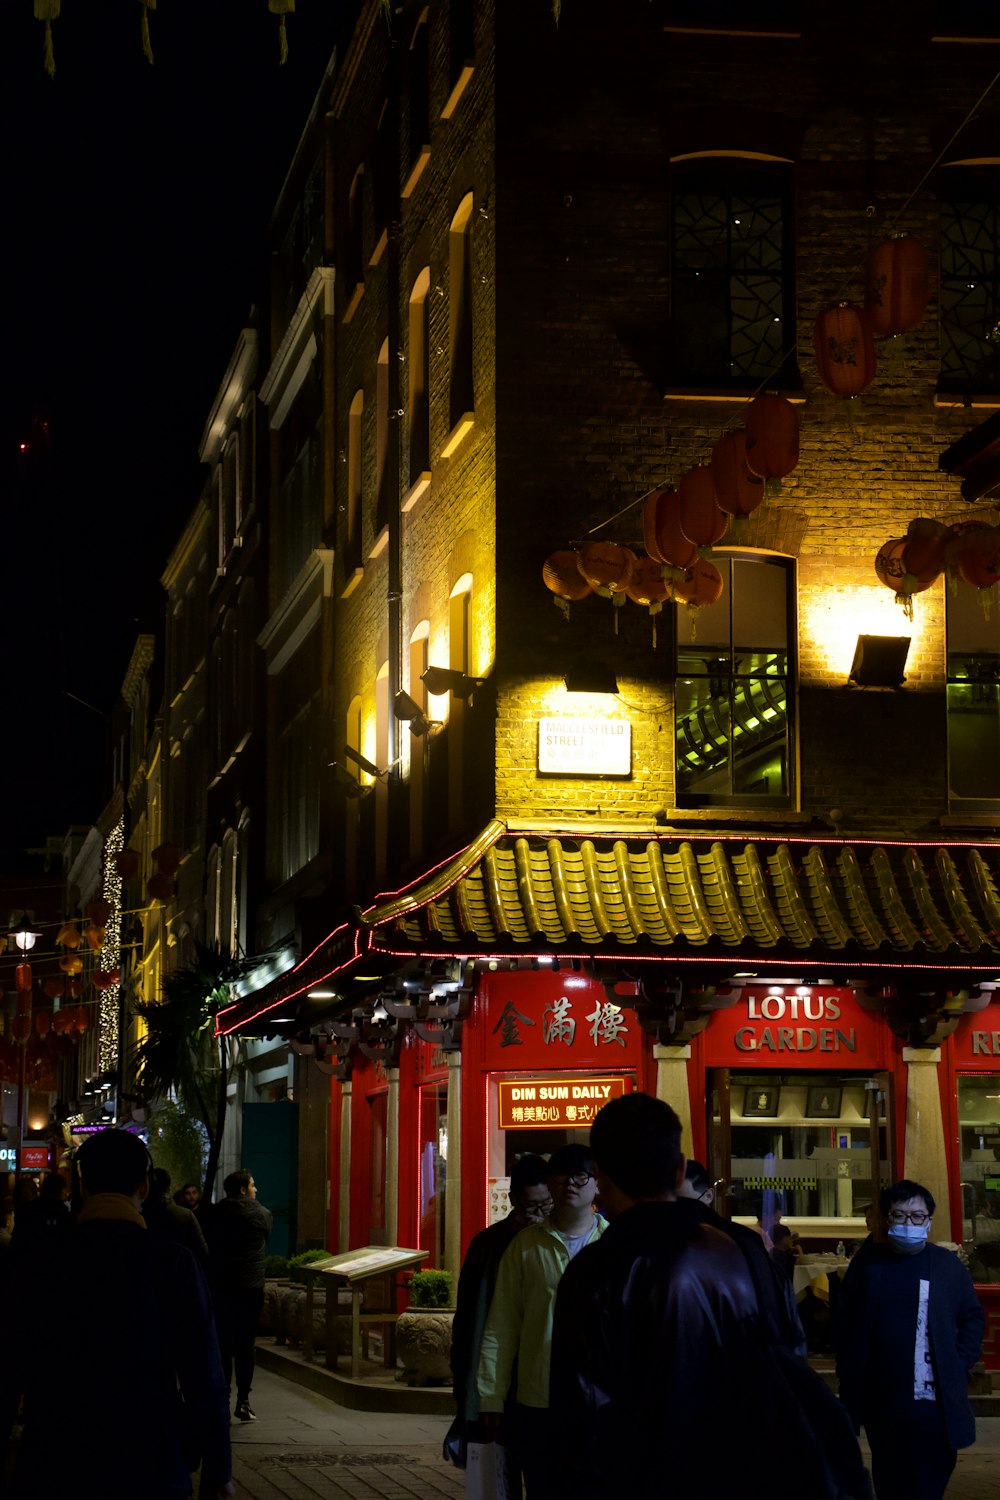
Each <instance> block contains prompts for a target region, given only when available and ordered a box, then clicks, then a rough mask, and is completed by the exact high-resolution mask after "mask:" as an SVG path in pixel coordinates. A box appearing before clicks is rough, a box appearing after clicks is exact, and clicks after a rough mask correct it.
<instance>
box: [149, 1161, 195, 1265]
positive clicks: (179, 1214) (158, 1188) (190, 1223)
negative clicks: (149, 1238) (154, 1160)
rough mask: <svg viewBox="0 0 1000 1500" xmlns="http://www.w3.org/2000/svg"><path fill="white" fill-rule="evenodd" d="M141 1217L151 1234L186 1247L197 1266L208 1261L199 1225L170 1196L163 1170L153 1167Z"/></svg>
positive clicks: (189, 1210)
mask: <svg viewBox="0 0 1000 1500" xmlns="http://www.w3.org/2000/svg"><path fill="white" fill-rule="evenodd" d="M142 1213H143V1218H144V1219H145V1220H146V1224H147V1226H148V1228H149V1229H150V1231H151V1232H152V1233H153V1234H159V1235H162V1236H163V1237H165V1238H166V1239H168V1240H175V1241H176V1242H177V1244H178V1245H186V1246H187V1248H188V1249H189V1250H190V1251H191V1254H192V1255H193V1256H194V1257H195V1259H196V1260H197V1261H198V1262H199V1263H200V1264H201V1265H206V1264H207V1262H208V1245H207V1244H206V1243H205V1236H204V1234H203V1233H202V1228H201V1225H200V1224H199V1223H198V1220H197V1218H196V1217H195V1215H194V1214H193V1213H192V1211H191V1209H189V1208H183V1207H181V1205H180V1204H178V1203H175V1202H174V1200H173V1199H172V1198H171V1196H170V1173H169V1172H168V1171H167V1170H166V1168H165V1167H154V1168H153V1178H152V1182H151V1184H150V1190H149V1196H148V1197H147V1199H146V1201H145V1203H144V1204H143V1208H142Z"/></svg>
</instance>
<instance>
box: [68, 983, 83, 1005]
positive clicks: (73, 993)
mask: <svg viewBox="0 0 1000 1500" xmlns="http://www.w3.org/2000/svg"><path fill="white" fill-rule="evenodd" d="M82 994H83V980H82V979H71V980H70V982H69V998H70V999H71V1000H79V998H80V996H81V995H82Z"/></svg>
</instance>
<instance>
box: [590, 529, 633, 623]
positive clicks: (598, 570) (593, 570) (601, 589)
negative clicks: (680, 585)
mask: <svg viewBox="0 0 1000 1500" xmlns="http://www.w3.org/2000/svg"><path fill="white" fill-rule="evenodd" d="M635 561H636V558H635V553H634V552H633V551H632V549H631V548H630V547H621V546H619V544H618V543H617V542H588V543H587V545H586V546H585V547H581V548H580V551H579V553H578V554H577V563H576V565H577V567H578V568H579V569H580V573H581V575H582V576H583V577H584V578H585V579H586V580H587V582H588V583H589V584H590V586H591V588H592V589H593V590H594V593H595V594H600V595H601V597H602V598H603V599H610V600H611V603H612V604H613V605H614V606H615V609H616V611H617V610H618V609H620V608H621V606H622V605H623V604H624V603H625V590H626V588H627V587H628V584H629V581H630V579H631V577H632V570H633V568H634V567H635ZM615 634H616V635H617V634H618V615H617V613H616V614H615Z"/></svg>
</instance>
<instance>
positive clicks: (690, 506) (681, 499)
mask: <svg viewBox="0 0 1000 1500" xmlns="http://www.w3.org/2000/svg"><path fill="white" fill-rule="evenodd" d="M677 503H678V513H679V516H680V523H681V531H682V532H683V533H684V535H685V536H686V537H687V539H688V541H689V542H693V543H694V544H695V546H696V547H697V548H698V552H699V554H702V553H705V552H709V551H711V549H712V548H713V547H714V546H715V544H716V542H721V540H722V538H723V537H724V536H725V534H726V530H727V528H728V526H729V517H728V516H727V515H726V513H725V511H724V510H722V509H721V508H720V506H719V502H718V500H717V499H716V498H715V485H714V484H713V483H712V471H711V469H710V468H708V467H707V465H705V464H696V465H695V467H694V468H693V469H688V471H687V473H686V474H685V475H684V476H683V477H682V479H681V482H680V484H679V485H678V486H677Z"/></svg>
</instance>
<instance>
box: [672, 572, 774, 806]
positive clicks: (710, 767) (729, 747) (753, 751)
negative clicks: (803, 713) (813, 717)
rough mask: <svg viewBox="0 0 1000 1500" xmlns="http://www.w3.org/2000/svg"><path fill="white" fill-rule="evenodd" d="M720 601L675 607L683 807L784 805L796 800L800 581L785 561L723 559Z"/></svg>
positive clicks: (678, 798)
mask: <svg viewBox="0 0 1000 1500" xmlns="http://www.w3.org/2000/svg"><path fill="white" fill-rule="evenodd" d="M715 562H716V566H717V567H718V568H719V571H720V572H721V574H722V579H723V588H722V595H721V597H720V598H719V600H718V602H717V603H716V604H712V605H708V606H707V607H705V608H703V609H701V610H699V611H698V613H697V617H695V616H693V615H692V614H691V613H689V611H688V610H687V609H685V608H684V606H683V605H681V606H679V607H678V610H677V633H676V674H677V676H676V692H675V725H674V741H675V756H676V773H677V792H676V803H677V806H678V807H712V806H754V805H755V804H758V803H762V802H764V803H769V804H771V805H772V806H773V805H777V806H783V807H788V806H790V805H791V804H792V800H793V795H794V785H793V780H794V764H795V756H794V753H793V728H794V726H793V713H792V693H791V685H792V681H793V670H794V662H793V652H794V608H795V598H794V578H793V573H792V564H791V562H790V561H788V560H787V559H784V558H776V557H751V556H736V555H732V556H729V557H726V556H725V555H721V554H717V555H716V558H715Z"/></svg>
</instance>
